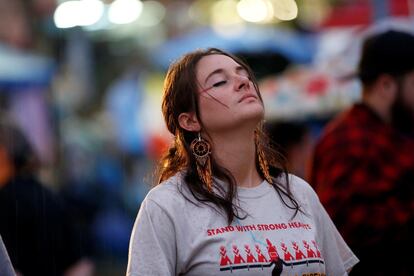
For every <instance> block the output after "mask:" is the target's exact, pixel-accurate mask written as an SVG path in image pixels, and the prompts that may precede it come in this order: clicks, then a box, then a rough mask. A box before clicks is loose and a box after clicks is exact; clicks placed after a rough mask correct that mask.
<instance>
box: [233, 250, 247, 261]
mask: <svg viewBox="0 0 414 276" xmlns="http://www.w3.org/2000/svg"><path fill="white" fill-rule="evenodd" d="M233 253H234V261H233V263H234V264H241V263H245V262H246V261H245V260H244V259H243V257H242V256H240V252H239V249H238V248H237V246H236V245H233Z"/></svg>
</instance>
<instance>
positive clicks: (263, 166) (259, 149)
mask: <svg viewBox="0 0 414 276" xmlns="http://www.w3.org/2000/svg"><path fill="white" fill-rule="evenodd" d="M254 134H255V135H254V142H255V144H256V154H257V159H258V161H259V167H260V170H261V172H262V174H263V176H264V178H265V179H266V181H267V182H269V183H270V184H272V183H273V181H272V177H271V176H270V173H269V165H268V163H267V160H266V155H265V153H264V150H263V146H262V145H261V143H260V137H259V132H258V130H255V132H254Z"/></svg>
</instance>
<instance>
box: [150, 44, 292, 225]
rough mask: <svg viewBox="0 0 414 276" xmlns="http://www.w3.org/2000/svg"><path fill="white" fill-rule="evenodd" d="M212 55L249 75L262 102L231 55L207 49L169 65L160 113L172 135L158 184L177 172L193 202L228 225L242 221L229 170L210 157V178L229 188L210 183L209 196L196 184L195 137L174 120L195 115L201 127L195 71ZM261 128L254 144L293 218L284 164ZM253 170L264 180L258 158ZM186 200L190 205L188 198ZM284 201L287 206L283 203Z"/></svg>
mask: <svg viewBox="0 0 414 276" xmlns="http://www.w3.org/2000/svg"><path fill="white" fill-rule="evenodd" d="M215 54H219V55H225V56H228V57H230V58H232V59H233V60H234V61H236V62H237V63H238V64H239V65H241V66H242V67H243V68H244V69H245V70H246V71H247V72H248V73H249V76H250V78H251V80H252V82H253V84H254V87H255V89H256V91H257V92H258V95H259V98H260V100H261V101H262V102H263V100H262V98H261V95H260V93H259V88H258V84H257V81H256V80H255V78H254V74H253V72H252V70H251V68H250V67H249V66H248V65H247V64H246V63H244V62H243V61H242V60H241V59H240V58H238V57H236V56H234V55H232V54H229V53H226V52H224V51H222V50H220V49H216V48H209V49H207V50H197V51H194V52H191V53H188V54H186V55H184V56H183V57H182V58H181V59H179V60H178V61H176V62H175V63H173V64H172V65H171V66H170V68H169V70H168V72H167V75H166V78H165V82H164V95H163V101H162V112H163V115H164V120H165V123H166V125H167V128H168V130H169V131H170V132H171V133H172V134H173V135H174V142H173V144H172V145H171V146H170V148H169V149H168V151H167V152H166V154H165V155H164V156H163V157H162V159H161V161H160V163H159V167H158V177H159V178H158V184H160V183H161V182H162V181H164V180H166V179H168V178H170V177H171V176H173V175H175V174H176V173H178V172H183V173H184V180H185V183H186V185H187V187H188V188H189V190H190V192H191V193H192V195H193V196H194V198H195V199H196V201H198V202H201V203H209V202H210V203H213V204H214V205H215V206H216V207H218V209H221V210H224V212H225V213H226V215H227V219H228V222H229V224H230V223H231V222H232V221H233V219H234V218H235V217H236V218H240V219H242V218H244V217H242V216H241V215H240V214H239V211H240V208H239V206H238V205H236V204H235V203H234V202H233V199H234V196H235V194H236V191H237V185H236V181H235V179H234V177H233V175H232V174H231V172H230V171H229V170H227V169H226V168H224V167H222V166H220V165H218V163H217V162H216V160H215V159H214V156H210V158H211V168H212V174H213V176H214V177H216V178H218V179H221V180H223V181H225V182H227V183H228V184H229V185H228V188H227V189H224V188H223V187H222V186H220V185H217V184H216V183H214V184H213V185H214V187H215V189H216V191H218V192H210V191H209V190H208V189H207V188H206V187H205V185H203V182H202V181H201V180H200V178H199V176H198V174H197V167H196V160H195V158H194V156H193V155H192V154H191V149H190V144H191V142H192V141H193V140H194V139H195V138H196V136H197V133H195V132H189V131H187V130H185V129H183V128H181V127H180V125H179V122H178V117H179V115H180V114H181V113H183V112H195V114H196V116H197V118H198V120H199V122H200V124H201V125H202V122H201V120H200V112H199V93H198V82H197V76H196V67H197V64H198V62H199V61H200V60H201V59H202V58H203V57H205V56H209V55H215ZM262 127H263V126H262V124H260V125H259V126H258V127H257V129H256V132H257V136H258V139H259V143H258V144H259V145H260V147H261V149H260V150H261V151H262V152H263V153H264V155H265V158H266V161H267V163H268V165H269V167H270V171H271V175H272V177H273V181H272V183H270V184H271V185H272V186H273V187H274V188H275V190H276V191H277V193H278V194H279V196H280V197H281V199H282V201H283V203H284V204H285V205H286V206H288V207H289V208H291V209H294V210H295V215H296V213H297V212H298V210H299V205H298V203H297V201H296V200H295V199H294V198H293V195H292V194H291V192H290V189H289V179H288V173H287V168H286V161H285V159H284V158H283V156H282V155H281V154H280V153H279V152H277V151H276V150H275V149H274V148H273V147H272V145H271V143H270V139H269V138H268V137H267V135H266V134H265V133H264V132H263V131H262ZM258 150H259V149H256V151H258ZM256 167H257V171H258V172H259V174H260V175H261V177H263V178H264V179H265V176H264V175H263V172H262V170H261V169H260V165H259V161H258V158H256ZM282 175H284V176H285V181H286V185H285V186H283V185H282V184H280V183H278V182H277V181H276V179H277V178H278V177H279V176H282ZM183 195H184V194H183ZM184 196H185V195H184ZM185 197H186V196H185ZM186 198H187V199H188V200H190V201H191V202H193V201H192V200H191V199H189V198H188V197H186ZM286 198H287V199H288V201H289V202H290V203H288V202H287V201H286Z"/></svg>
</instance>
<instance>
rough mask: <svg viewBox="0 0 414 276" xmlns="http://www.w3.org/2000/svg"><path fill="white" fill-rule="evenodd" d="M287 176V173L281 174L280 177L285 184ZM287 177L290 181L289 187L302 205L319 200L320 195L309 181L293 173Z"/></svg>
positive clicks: (312, 203) (311, 203)
mask: <svg viewBox="0 0 414 276" xmlns="http://www.w3.org/2000/svg"><path fill="white" fill-rule="evenodd" d="M285 177H286V175H284V176H281V177H280V178H279V179H278V180H279V181H280V182H281V184H282V185H283V186H285V185H286V178H285ZM287 177H288V181H289V189H290V191H291V193H292V195H293V197H294V199H295V200H297V201H298V203H300V205H309V204H310V205H314V204H315V203H317V202H318V201H319V198H318V195H317V194H316V192H315V191H314V189H313V188H312V187H311V185H310V184H309V183H308V182H306V181H305V180H304V179H302V178H300V177H298V176H296V175H293V174H288V175H287Z"/></svg>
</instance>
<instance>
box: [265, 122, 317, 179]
mask: <svg viewBox="0 0 414 276" xmlns="http://www.w3.org/2000/svg"><path fill="white" fill-rule="evenodd" d="M265 127H266V131H267V132H268V135H269V138H270V139H271V140H272V142H274V143H275V144H276V146H277V149H278V150H279V151H280V152H281V153H282V154H283V156H284V157H285V158H286V161H287V165H288V171H289V172H290V173H292V174H294V175H296V176H299V177H301V178H304V177H305V171H306V165H307V162H308V161H309V158H310V155H311V151H312V138H311V135H310V130H309V128H308V127H307V126H306V124H305V123H302V122H290V121H284V122H279V121H270V122H267V123H266V124H265Z"/></svg>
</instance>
